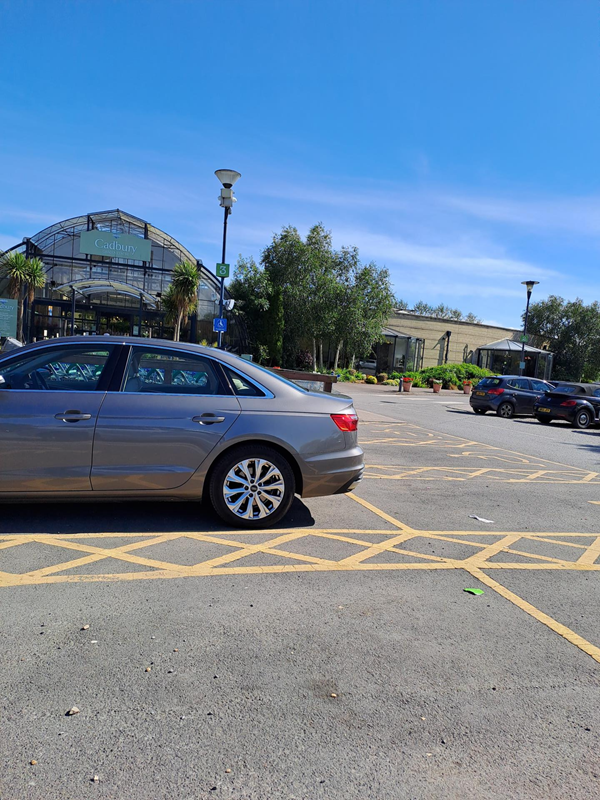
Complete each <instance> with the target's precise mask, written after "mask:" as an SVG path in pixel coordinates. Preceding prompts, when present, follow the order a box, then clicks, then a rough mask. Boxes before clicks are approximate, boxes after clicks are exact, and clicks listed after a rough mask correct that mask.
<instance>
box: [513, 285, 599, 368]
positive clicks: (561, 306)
mask: <svg viewBox="0 0 600 800" xmlns="http://www.w3.org/2000/svg"><path fill="white" fill-rule="evenodd" d="M527 330H528V332H529V333H531V334H534V335H537V336H539V337H541V338H542V339H544V340H546V341H547V342H549V343H550V350H552V351H553V353H554V362H553V376H554V377H555V378H557V379H558V380H564V381H581V380H585V381H595V380H597V379H598V377H599V376H600V305H599V304H598V303H597V302H596V301H594V302H593V303H591V304H590V305H587V306H586V305H585V304H584V302H583V300H581V299H579V298H577V299H576V300H573V301H567V300H564V299H563V298H562V297H557V296H556V295H551V296H550V297H548V299H547V300H541V301H539V302H537V303H532V304H531V306H530V308H529V320H528V324H527Z"/></svg>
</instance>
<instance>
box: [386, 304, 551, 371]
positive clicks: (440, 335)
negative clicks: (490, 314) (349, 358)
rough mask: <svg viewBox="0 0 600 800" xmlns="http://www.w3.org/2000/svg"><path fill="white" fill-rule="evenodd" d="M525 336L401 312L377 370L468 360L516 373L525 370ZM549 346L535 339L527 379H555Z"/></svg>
mask: <svg viewBox="0 0 600 800" xmlns="http://www.w3.org/2000/svg"><path fill="white" fill-rule="evenodd" d="M521 335H522V330H519V329H516V328H500V327H498V326H496V325H484V324H481V323H474V322H457V321H456V320H450V319H441V318H439V317H426V316H421V315H420V314H412V313H411V312H410V311H395V312H394V313H393V315H392V316H391V317H390V318H389V320H388V323H387V326H386V328H385V330H384V336H385V338H386V341H385V342H384V343H381V344H378V345H376V347H375V356H376V362H377V371H379V372H393V371H398V372H410V371H411V370H418V369H422V368H424V367H435V366H438V365H440V364H451V363H461V362H463V361H468V362H470V363H472V364H477V365H478V366H481V367H486V368H487V369H490V370H492V372H497V373H498V374H514V373H515V372H518V370H519V362H520V357H521V356H520V354H521ZM533 344H537V345H541V346H540V347H534V346H532V345H533ZM543 345H544V342H543V341H539V340H538V339H537V337H534V336H532V337H530V338H529V341H528V343H527V345H526V347H525V374H526V375H530V376H531V377H538V378H549V377H550V374H551V370H552V353H550V352H548V350H547V348H545V347H544V346H543Z"/></svg>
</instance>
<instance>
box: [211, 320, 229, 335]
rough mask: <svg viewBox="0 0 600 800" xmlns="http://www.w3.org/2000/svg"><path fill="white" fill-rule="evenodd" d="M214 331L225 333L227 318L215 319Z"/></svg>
mask: <svg viewBox="0 0 600 800" xmlns="http://www.w3.org/2000/svg"><path fill="white" fill-rule="evenodd" d="M213 331H214V332H215V333H225V332H226V331H227V320H226V319H224V318H223V317H217V318H216V319H213Z"/></svg>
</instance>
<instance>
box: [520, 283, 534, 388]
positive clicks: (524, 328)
mask: <svg viewBox="0 0 600 800" xmlns="http://www.w3.org/2000/svg"><path fill="white" fill-rule="evenodd" d="M530 300H531V289H528V290H527V305H526V307H525V325H524V326H523V342H522V344H521V363H520V364H519V375H523V367H522V366H521V364H524V363H525V339H526V337H527V320H528V319H529V301H530Z"/></svg>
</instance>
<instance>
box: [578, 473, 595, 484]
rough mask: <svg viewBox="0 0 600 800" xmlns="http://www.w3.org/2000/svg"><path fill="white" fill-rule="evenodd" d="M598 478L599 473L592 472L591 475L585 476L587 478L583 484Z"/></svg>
mask: <svg viewBox="0 0 600 800" xmlns="http://www.w3.org/2000/svg"><path fill="white" fill-rule="evenodd" d="M597 477H598V473H597V472H590V473H589V475H586V476H585V478H584V479H583V481H582V483H586V482H587V481H591V480H592V478H597Z"/></svg>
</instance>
